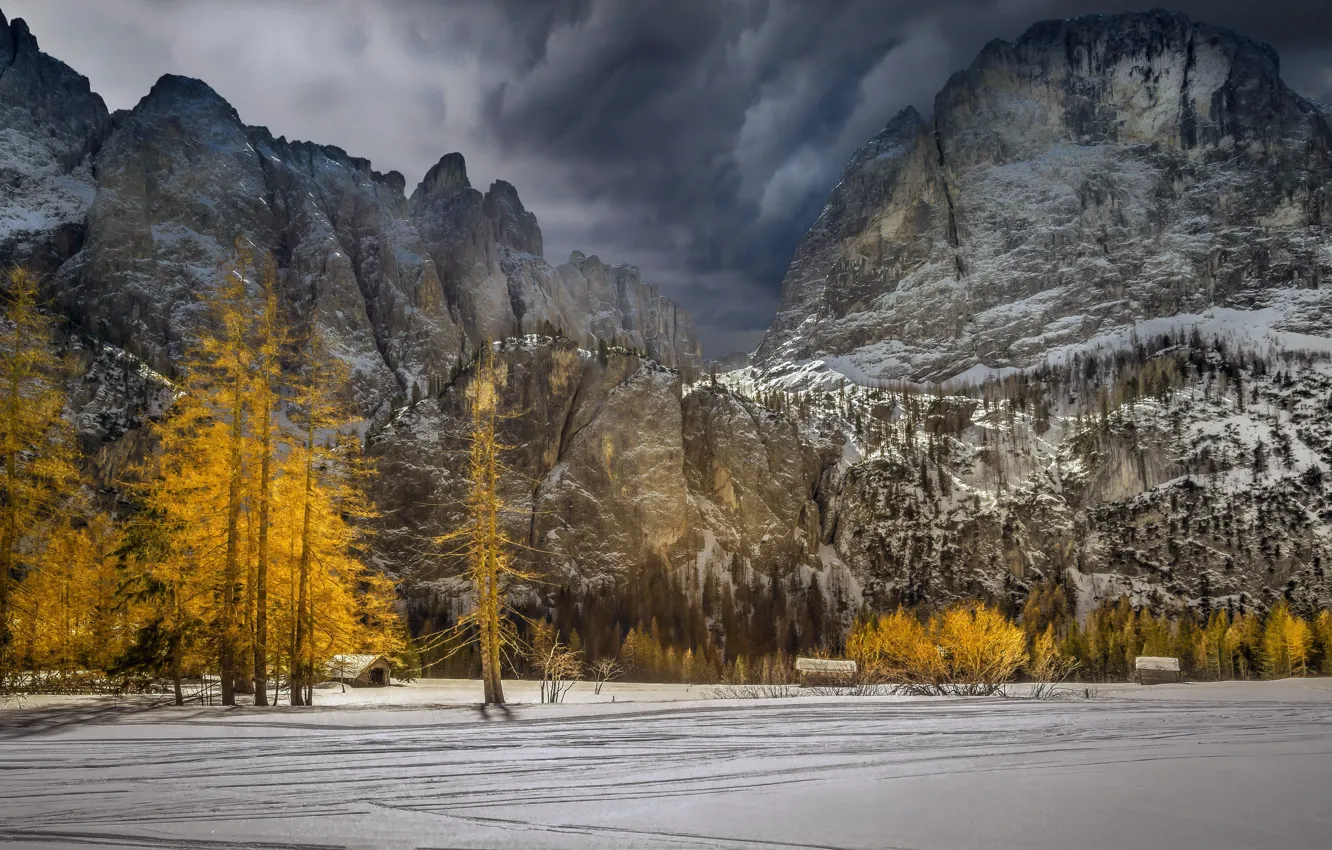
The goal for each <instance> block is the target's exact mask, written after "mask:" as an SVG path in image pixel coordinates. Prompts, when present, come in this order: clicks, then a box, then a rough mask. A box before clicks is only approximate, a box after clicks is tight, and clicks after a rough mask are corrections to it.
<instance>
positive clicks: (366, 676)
mask: <svg viewBox="0 0 1332 850" xmlns="http://www.w3.org/2000/svg"><path fill="white" fill-rule="evenodd" d="M324 668H325V670H326V671H327V673H328V677H329V679H331V680H332V681H334V682H342V683H343V684H347V685H351V686H352V687H354V688H382V687H384V686H386V685H388V684H389V677H390V675H391V674H392V672H393V664H392V663H390V662H389V660H388V659H387V658H385V657H384V656H382V655H335V656H333V657H332V658H330V659H329V660H328V663H327V664H325V665H324Z"/></svg>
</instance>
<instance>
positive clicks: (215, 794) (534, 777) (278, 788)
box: [0, 680, 1332, 848]
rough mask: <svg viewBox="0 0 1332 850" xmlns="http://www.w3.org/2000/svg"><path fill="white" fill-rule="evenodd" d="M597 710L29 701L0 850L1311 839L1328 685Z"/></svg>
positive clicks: (4, 754) (347, 702)
mask: <svg viewBox="0 0 1332 850" xmlns="http://www.w3.org/2000/svg"><path fill="white" fill-rule="evenodd" d="M525 687H526V686H525V685H522V684H520V683H513V684H512V686H511V692H512V693H513V695H514V696H515V697H517V698H519V699H521V698H523V697H524V696H526V694H525V693H523V692H524V689H525ZM579 687H582V686H579ZM611 687H612V688H613V689H614V690H615V695H616V697H617V699H616V701H615V703H613V704H607V703H600V704H589V703H571V704H566V705H561V706H541V705H532V704H525V705H517V706H514V707H511V708H508V709H490V710H483V709H481V708H480V707H478V706H475V705H468V706H460V705H457V703H456V700H457V699H458V698H471V699H475V696H476V692H477V691H478V690H479V688H478V687H477V685H476V684H475V683H453V682H442V681H441V682H426V683H421V684H419V685H412V686H407V687H403V688H394V689H388V690H376V691H369V690H367V691H356V692H352V693H349V694H348V695H347V696H346V697H342V695H341V694H328V693H323V692H321V693H320V695H319V696H318V697H317V699H318V700H319V701H321V702H325V703H328V704H330V705H327V706H326V707H324V708H319V707H316V708H314V709H303V710H292V709H281V710H254V709H250V708H240V709H234V710H223V709H218V708H185V709H174V708H171V709H160V708H157V709H145V708H144V707H143V706H142V705H139V704H134V703H125V704H120V705H116V704H113V703H110V702H107V701H97V700H84V701H82V702H81V703H78V704H66V705H64V706H51V705H46V706H43V705H40V704H38V703H37V702H35V701H29V702H28V703H26V707H25V708H20V709H13V708H10V709H8V710H0V843H8V844H9V845H10V846H16V847H34V848H35V847H43V848H50V847H52V846H71V847H74V846H88V845H105V844H108V843H113V844H114V845H115V846H133V847H191V848H221V847H247V848H254V847H312V846H320V847H365V848H371V847H404V848H412V847H431V848H443V847H450V848H461V847H468V848H491V847H495V848H499V847H524V848H564V847H569V848H600V847H616V848H621V847H643V848H648V847H651V848H658V847H677V848H700V847H709V848H715V847H741V848H776V847H793V846H794V847H825V848H885V847H895V848H966V847H1028V848H1045V847H1048V848H1056V847H1058V848H1064V847H1162V846H1171V847H1179V848H1191V847H1326V846H1327V844H1328V840H1329V836H1332V810H1329V809H1328V807H1327V805H1326V803H1327V799H1326V794H1327V788H1329V787H1332V680H1291V681H1285V682H1261V683H1224V684H1199V685H1181V686H1161V687H1156V688H1135V687H1133V686H1113V687H1102V688H1101V689H1100V692H1099V693H1094V694H1093V698H1092V699H1090V700H1088V699H1076V700H1064V701H1040V702H1037V701H1028V700H948V699H933V700H913V699H900V698H898V699H894V698H822V697H802V698H797V699H782V700H758V701H738V700H699V699H696V698H695V697H697V696H698V695H699V694H698V689H697V688H695V689H693V690H686V689H685V688H684V687H683V686H635V685H618V686H611ZM588 691H589V695H590V689H588ZM574 693H575V695H576V694H577V693H578V688H575V692H574ZM605 696H606V697H607V698H609V696H610V689H608V691H607V692H606V694H605ZM335 698H336V701H337V702H340V703H342V704H341V705H339V706H333V705H331V703H334V702H335ZM667 700H674V701H667ZM448 702H453V703H454V704H453V705H452V706H450V707H445V704H446V703H448Z"/></svg>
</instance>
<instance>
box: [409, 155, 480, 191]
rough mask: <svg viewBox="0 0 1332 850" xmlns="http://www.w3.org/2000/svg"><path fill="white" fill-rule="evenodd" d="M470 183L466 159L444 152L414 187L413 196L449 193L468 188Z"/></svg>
mask: <svg viewBox="0 0 1332 850" xmlns="http://www.w3.org/2000/svg"><path fill="white" fill-rule="evenodd" d="M470 188H472V184H471V183H469V182H468V181H467V161H466V160H465V159H463V155H462V154H460V153H458V152H456V151H455V152H454V153H446V154H444V156H442V157H440V160H439V162H437V163H435V164H434V166H432V167H431V169H430V170H429V171H427V172H426V175H425V177H424V178H423V179H422V180H421V183H420V185H418V186H417V187H416V192H414V193H413V198H415V197H416V196H418V195H419V196H421V197H423V198H424V197H428V196H430V195H441V194H451V193H453V192H456V191H458V190H459V189H470Z"/></svg>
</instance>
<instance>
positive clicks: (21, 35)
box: [0, 12, 39, 72]
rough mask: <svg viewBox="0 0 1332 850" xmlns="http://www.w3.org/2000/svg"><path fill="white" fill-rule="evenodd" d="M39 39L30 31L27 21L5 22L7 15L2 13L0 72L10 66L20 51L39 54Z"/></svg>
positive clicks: (0, 21)
mask: <svg viewBox="0 0 1332 850" xmlns="http://www.w3.org/2000/svg"><path fill="white" fill-rule="evenodd" d="M38 49H39V48H38V47H37V38H36V36H34V35H33V34H32V32H31V31H30V30H29V29H28V23H27V21H25V20H23V19H22V18H15V19H14V20H13V22H12V23H7V22H6V21H5V13H4V12H0V72H3V66H5V65H10V64H12V63H13V62H14V59H15V58H16V57H17V56H18V54H19V52H20V51H23V50H31V51H32V52H33V53H36V52H38Z"/></svg>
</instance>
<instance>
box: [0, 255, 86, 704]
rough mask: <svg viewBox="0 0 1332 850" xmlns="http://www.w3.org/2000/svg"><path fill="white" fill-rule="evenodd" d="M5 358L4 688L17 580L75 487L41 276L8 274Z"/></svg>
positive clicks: (0, 433) (0, 552)
mask: <svg viewBox="0 0 1332 850" xmlns="http://www.w3.org/2000/svg"><path fill="white" fill-rule="evenodd" d="M6 284H7V285H6V287H5V290H4V293H3V295H4V313H3V317H2V318H3V321H2V322H0V333H2V334H3V342H2V343H0V345H3V354H2V355H0V383H3V387H0V393H3V401H2V402H0V404H2V405H3V408H2V409H0V454H3V463H4V468H3V470H0V478H2V479H3V492H2V493H0V686H3V685H4V684H5V682H6V680H7V678H8V676H9V672H10V660H11V652H10V650H11V643H12V640H13V611H12V610H11V603H12V591H13V585H14V581H15V580H16V579H17V578H18V577H19V575H20V573H21V572H22V571H23V570H25V569H27V568H30V567H31V566H32V563H33V560H34V559H35V558H36V557H37V556H39V555H40V553H41V552H42V550H43V548H44V546H43V544H44V540H43V538H44V536H45V535H46V533H47V531H48V530H49V525H50V521H51V520H52V518H53V517H54V515H55V513H56V508H57V507H58V506H59V505H60V504H61V503H62V501H64V500H65V499H67V498H68V497H69V496H70V495H71V493H72V492H73V491H74V489H75V487H76V485H77V482H78V474H77V470H76V468H75V463H74V448H73V444H72V441H71V440H70V439H69V438H68V429H67V426H66V424H65V422H64V421H63V420H62V419H61V412H62V410H63V409H64V406H65V394H64V390H63V388H62V386H61V376H62V372H63V371H64V370H63V368H62V367H63V364H62V363H61V362H60V360H59V359H58V358H57V357H56V356H55V354H54V353H53V351H52V349H53V341H54V324H53V322H52V320H51V318H50V317H48V316H47V315H45V314H43V313H42V312H41V310H40V309H39V304H38V284H37V278H36V276H34V275H33V274H32V273H31V272H29V271H28V270H26V269H23V268H18V269H13V270H12V271H10V272H9V273H8V274H7V275H6Z"/></svg>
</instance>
